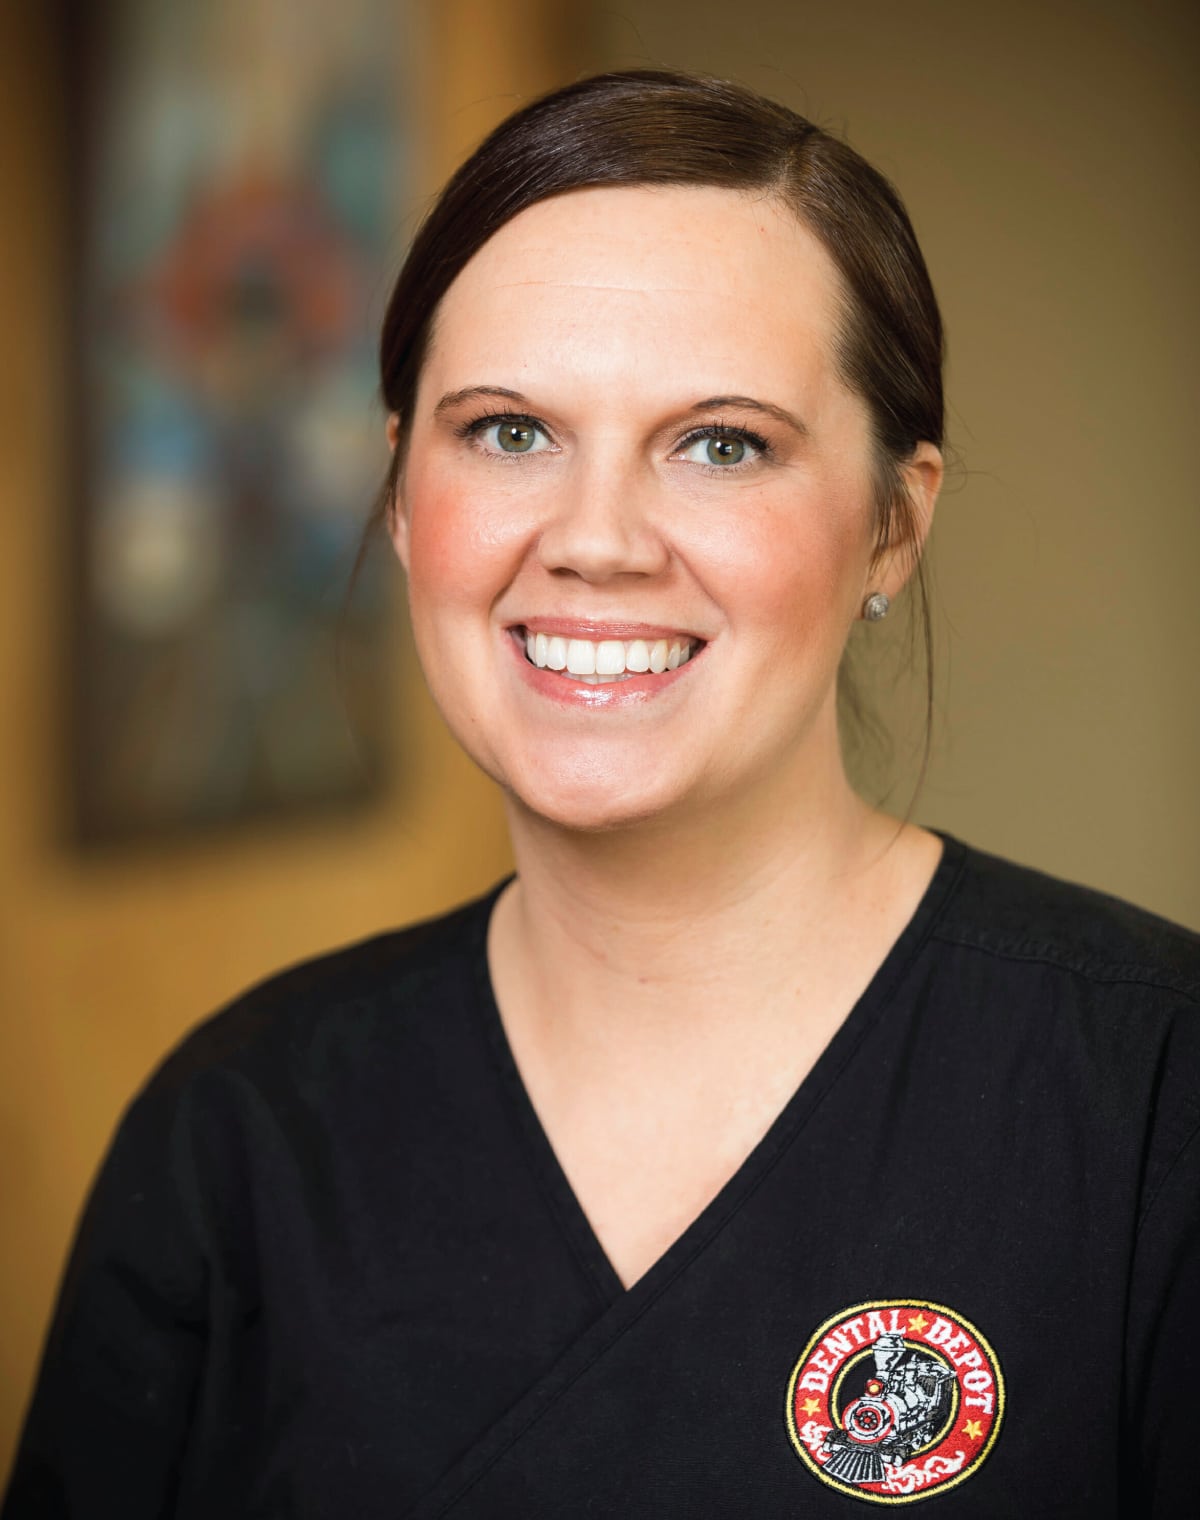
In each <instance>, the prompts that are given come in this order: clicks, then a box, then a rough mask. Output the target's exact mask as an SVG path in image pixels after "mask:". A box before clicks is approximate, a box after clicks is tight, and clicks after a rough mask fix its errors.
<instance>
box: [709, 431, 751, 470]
mask: <svg viewBox="0 0 1200 1520" xmlns="http://www.w3.org/2000/svg"><path fill="white" fill-rule="evenodd" d="M704 452H705V454H706V455H707V457H708V462H709V464H741V462H742V460H743V459H744V458H745V457H746V445H745V444H744V443H743V442H742V440H741V439H740V438H729V437H720V438H710V439H708V441H707V443H706V445H705V449H704Z"/></svg>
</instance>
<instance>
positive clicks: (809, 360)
mask: <svg viewBox="0 0 1200 1520" xmlns="http://www.w3.org/2000/svg"><path fill="white" fill-rule="evenodd" d="M840 293H841V282H840V278H839V276H838V273H837V270H836V267H835V266H834V264H833V261H832V259H831V258H830V257H829V255H828V254H827V253H826V251H825V249H824V248H823V247H822V246H821V244H820V242H819V241H818V239H817V238H816V237H815V236H814V234H813V233H812V232H810V231H809V230H808V228H807V227H805V226H804V225H803V224H802V223H801V222H800V221H799V220H798V219H797V218H796V216H795V215H794V213H793V212H792V211H791V210H789V209H788V208H787V207H786V206H784V205H783V204H781V203H780V202H779V201H778V200H777V199H775V198H773V197H770V196H766V195H762V194H757V193H756V194H753V195H751V194H745V193H742V192H738V191H733V190H724V189H716V188H711V187H692V186H663V187H658V186H654V187H641V186H638V187H626V186H621V187H609V186H605V187H601V188H591V189H587V190H578V191H573V192H571V193H569V194H566V195H561V196H557V197H555V198H554V199H552V200H548V201H542V202H539V203H538V204H537V205H534V206H531V207H529V208H528V209H527V210H525V211H522V212H521V213H520V214H519V215H518V216H516V217H514V218H513V219H512V220H511V221H510V222H508V223H506V224H505V226H503V227H502V228H501V229H500V230H499V231H498V232H497V233H496V234H495V236H493V237H492V238H491V239H490V240H489V241H488V242H487V243H485V244H484V246H483V247H482V248H481V249H480V250H479V252H478V253H477V254H476V255H475V256H474V258H473V259H471V261H470V262H469V263H468V264H467V266H466V267H465V268H464V270H463V271H462V273H461V274H460V275H459V276H458V278H457V279H456V280H455V282H454V283H453V284H452V285H451V287H450V289H449V291H448V292H447V294H446V296H445V297H444V298H443V302H442V306H441V308H440V310H439V312H438V317H437V321H436V323H435V325H434V331H433V342H432V344H431V348H430V354H429V359H430V363H431V365H432V366H434V367H436V368H438V369H444V368H445V367H446V366H450V367H451V368H452V369H454V368H456V367H457V365H458V364H459V363H460V362H463V363H469V364H471V365H483V366H485V367H487V366H493V367H494V366H496V365H501V366H504V365H510V366H511V365H512V364H513V363H514V362H515V363H517V364H518V365H520V364H522V363H524V362H533V361H534V356H536V358H537V360H538V361H541V360H549V359H552V358H553V357H554V355H555V353H557V355H558V357H559V359H560V360H565V359H566V358H567V357H568V356H569V355H568V351H570V352H571V353H574V355H575V357H578V351H579V350H580V349H581V348H583V349H587V350H588V358H589V362H590V363H591V365H592V366H593V369H594V370H595V372H596V373H597V374H598V375H599V374H600V373H601V372H605V371H612V370H614V369H622V368H623V369H624V370H626V371H628V369H629V367H630V366H631V365H633V366H635V367H637V366H642V367H644V366H645V364H646V362H647V359H648V357H649V356H651V355H656V356H657V357H658V358H660V359H663V358H667V357H669V358H670V359H671V360H672V361H673V362H674V363H675V364H679V363H680V362H684V360H685V359H686V362H687V363H688V364H689V366H691V367H692V368H693V369H694V368H695V367H697V366H699V367H701V368H704V367H707V368H709V369H712V370H713V371H714V373H713V374H712V376H711V379H712V381H713V383H714V385H715V386H716V389H717V390H723V389H725V388H727V387H729V386H735V387H737V388H739V389H740V388H741V387H742V385H743V383H744V384H747V385H748V384H749V382H750V381H751V379H756V377H755V376H753V375H750V374H747V375H746V376H745V380H744V382H743V380H742V378H741V375H740V372H741V371H743V370H751V369H754V368H755V367H756V366H757V367H758V368H759V370H760V371H761V369H762V368H763V366H764V365H765V366H766V368H767V369H770V368H771V367H772V364H774V365H775V367H776V368H778V367H780V366H784V367H787V368H788V370H789V373H795V372H796V371H797V367H799V368H800V369H803V368H804V367H805V366H806V365H807V367H808V369H809V371H811V372H813V373H811V374H810V377H809V378H810V379H811V380H815V379H816V378H817V374H816V372H818V371H820V372H822V373H823V372H825V371H828V370H829V369H830V368H831V362H832V351H833V350H832V343H833V336H834V333H835V331H836V326H837V321H838V311H839V297H840ZM543 350H544V351H543ZM681 350H682V352H681ZM731 370H732V371H734V373H731V372H730V371H731ZM717 372H719V373H717ZM454 378H455V379H457V376H455V377H454ZM489 378H496V377H489ZM709 378H710V377H709V376H708V375H707V374H706V375H705V376H704V378H703V380H702V379H701V376H700V375H698V374H692V375H689V376H688V379H689V380H695V381H697V382H698V383H701V384H704V383H706V382H707V380H708V379H709ZM477 379H478V377H477V376H472V377H471V381H469V382H464V383H474V382H475V381H476V380H477ZM718 382H719V383H718ZM497 383H499V381H497ZM756 383H759V384H761V383H762V380H761V379H757V382H756ZM714 393H715V392H714Z"/></svg>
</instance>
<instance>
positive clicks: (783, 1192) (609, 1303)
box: [5, 73, 1200, 1520]
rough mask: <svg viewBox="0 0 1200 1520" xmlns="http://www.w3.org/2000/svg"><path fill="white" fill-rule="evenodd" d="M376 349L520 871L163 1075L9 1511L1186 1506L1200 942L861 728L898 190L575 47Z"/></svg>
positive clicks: (465, 728) (920, 456)
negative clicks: (1046, 862)
mask: <svg viewBox="0 0 1200 1520" xmlns="http://www.w3.org/2000/svg"><path fill="white" fill-rule="evenodd" d="M382 359H383V394H384V398H385V401H386V403H387V406H388V411H389V415H390V420H389V424H388V430H389V439H390V443H391V447H392V450H393V455H392V469H391V472H390V475H389V479H388V482H387V486H386V489H385V492H384V495H383V499H382V516H383V519H384V520H385V521H386V523H387V525H388V527H389V529H390V531H391V534H392V537H393V540H394V543H395V546H396V550H397V553H398V554H399V556H400V558H401V560H402V561H403V563H404V566H405V568H406V570H407V574H408V580H409V589H410V602H411V608H412V617H413V625H414V629H415V633H416V639H417V644H418V648H419V651H420V654H421V659H422V663H423V666H424V669H425V672H426V676H427V678H428V681H429V684H430V687H431V689H432V691H433V693H434V695H435V697H436V699H437V701H438V703H439V705H440V707H441V709H442V711H443V713H444V714H445V717H446V720H447V722H448V723H449V724H450V726H451V728H452V729H453V731H454V733H455V734H456V735H457V737H458V739H459V740H460V742H461V743H462V744H463V745H464V747H465V748H466V749H467V750H468V752H469V753H470V754H471V755H472V756H473V757H474V759H475V760H476V761H477V762H478V763H479V764H480V765H481V766H482V767H483V768H484V769H485V770H486V771H487V772H488V773H489V774H490V775H491V776H493V777H494V778H495V779H496V781H497V782H498V783H499V785H500V786H501V787H502V788H503V791H504V795H505V800H506V804H507V807H508V813H509V819H510V824H511V829H512V837H513V846H514V851H515V857H516V863H517V872H516V876H515V878H514V880H512V881H511V882H509V883H507V884H504V885H503V886H502V887H501V888H499V889H498V890H497V891H496V892H494V893H492V894H490V895H489V896H488V897H487V898H486V899H484V900H483V901H481V902H478V903H474V904H471V905H469V906H468V907H466V908H464V909H461V910H460V911H458V912H457V913H454V914H452V915H450V916H449V917H447V918H445V919H442V920H439V921H438V922H435V923H432V924H426V925H423V926H420V927H419V928H416V929H411V930H408V931H404V932H401V933H397V934H393V935H388V936H385V937H383V938H381V939H378V940H374V941H372V942H370V943H369V944H366V945H363V946H358V947H355V948H352V949H349V950H346V951H343V952H341V953H340V954H337V955H333V956H329V957H325V958H323V959H321V960H319V961H317V962H314V963H312V964H310V965H307V966H304V967H301V968H299V969H297V970H293V971H291V972H287V973H285V974H283V975H282V976H280V977H277V978H275V979H274V980H272V981H270V982H268V983H267V984H265V985H264V986H262V987H260V988H258V989H256V990H254V991H253V992H251V993H249V994H248V995H247V996H246V997H244V998H243V999H242V1000H240V1001H239V1002H238V1003H237V1004H236V1005H234V1006H233V1007H232V1008H231V1009H229V1010H227V1011H226V1012H224V1013H223V1014H221V1015H220V1016H218V1017H217V1018H216V1019H215V1020H213V1021H211V1022H210V1023H209V1024H207V1025H206V1026H204V1027H203V1028H202V1029H200V1030H199V1031H197V1032H196V1033H195V1034H194V1035H193V1036H191V1037H190V1039H189V1040H188V1041H186V1042H185V1044H184V1045H183V1047H182V1048H181V1049H180V1050H179V1051H178V1052H176V1053H175V1055H173V1056H172V1057H171V1058H170V1060H168V1062H167V1063H166V1064H165V1066H164V1067H163V1068H162V1070H161V1071H160V1072H159V1073H158V1075H157V1076H156V1077H155V1078H154V1079H153V1080H152V1081H151V1083H150V1084H149V1086H148V1088H147V1089H146V1091H145V1092H144V1093H143V1094H142V1095H141V1096H140V1098H139V1099H138V1100H137V1102H136V1103H135V1104H134V1106H133V1108H132V1109H131V1111H130V1113H129V1114H128V1116H127V1117H126V1119H125V1121H124V1123H123V1124H122V1126H121V1129H120V1131H119V1133H118V1136H117V1139H116V1141H115V1144H114V1148H113V1151H112V1153H111V1155H110V1157H109V1159H108V1162H107V1164H106V1166H105V1168H104V1170H103V1173H102V1175H101V1178H100V1180H99V1183H98V1185H97V1188H96V1192H95V1194H94V1196H93V1199H92V1202H91V1204H90V1206H89V1210H88V1214H87V1216H86V1219H85V1222H84V1225H83V1229H82V1232H81V1238H80V1242H79V1244H78V1246H77V1249H76V1253H75V1256H74V1259H73V1262H72V1266H71V1269H70V1272H69V1274H68V1279H67V1283H66V1286H65V1288H64V1293H63V1299H62V1303H61V1305H60V1308H59V1311H58V1315H57V1318H56V1322H55V1327H54V1330H53V1332H52V1336H51V1341H50V1345H49V1347H48V1350H47V1356H46V1362H45V1366H44V1368H43V1372H42V1378H41V1382H40V1384H39V1389H38V1392H37V1395H36V1397H35V1402H34V1405H33V1408H32V1411H31V1414H30V1419H29V1424H28V1428H27V1431H26V1435H25V1438H24V1442H23V1445H22V1449H21V1453H20V1456H19V1459H18V1466H17V1471H16V1475H15V1478H14V1482H13V1487H12V1490H11V1493H10V1497H9V1500H8V1507H7V1508H6V1510H5V1514H6V1516H8V1517H15V1516H24V1515H42V1514H46V1515H62V1514H70V1515H72V1516H76V1515H79V1516H83V1515H93V1514H110V1513H113V1514H117V1513H119V1514H120V1515H122V1516H123V1517H130V1520H132V1517H136V1516H142V1515H162V1514H172V1515H180V1516H189V1517H190V1516H212V1515H225V1514H238V1515H242V1514H245V1515H250V1514H256V1515H257V1514H262V1515H280V1514H286V1515H296V1516H309V1515H311V1516H325V1515H337V1516H343V1515H354V1516H356V1517H369V1516H374V1515H380V1516H384V1515H386V1516H388V1517H394V1516H400V1515H407V1516H411V1517H412V1520H432V1517H434V1516H442V1515H447V1516H454V1517H458V1520H466V1517H475V1516H479V1517H482V1516H514V1517H516V1516H520V1517H528V1516H543V1515H565V1514H568V1513H572V1514H573V1513H577V1512H587V1513H592V1514H598V1515H614V1516H618V1515H619V1516H641V1515H645V1516H650V1515H654V1516H661V1515H682V1516H693V1515H721V1516H726V1515H729V1516H733V1515H738V1516H740V1515H747V1516H755V1517H760V1516H768V1515H780V1516H783V1515H788V1516H791V1515H794V1514H811V1515H831V1516H832V1515H840V1514H846V1513H849V1512H850V1509H851V1508H852V1505H851V1504H850V1501H851V1500H852V1499H857V1500H860V1501H863V1502H865V1503H870V1504H882V1505H888V1504H896V1503H906V1502H910V1501H912V1500H914V1499H921V1498H930V1499H936V1502H937V1507H938V1511H939V1513H941V1514H944V1515H946V1516H950V1515H969V1516H971V1517H972V1520H980V1517H986V1516H1005V1517H1009V1516H1011V1515H1012V1514H1013V1513H1014V1512H1016V1511H1017V1510H1018V1508H1019V1509H1020V1510H1021V1511H1022V1512H1023V1513H1027V1514H1030V1515H1038V1516H1040V1515H1046V1516H1050V1515H1054V1516H1068V1515H1069V1516H1074V1515H1079V1516H1085V1515H1086V1516H1089V1517H1095V1516H1104V1515H1118V1514H1121V1515H1144V1514H1153V1515H1158V1516H1176V1515H1182V1514H1185V1513H1188V1512H1189V1511H1188V1505H1189V1503H1190V1502H1191V1500H1190V1495H1191V1493H1192V1478H1191V1475H1190V1460H1189V1455H1188V1452H1187V1438H1188V1431H1189V1429H1190V1411H1191V1405H1192V1400H1191V1397H1190V1391H1189V1384H1188V1379H1187V1370H1186V1369H1187V1367H1188V1366H1189V1364H1190V1351H1191V1339H1190V1328H1191V1310H1192V1306H1193V1304H1194V1303H1196V1302H1200V1269H1198V1265H1197V1264H1198V1262H1200V1248H1198V1242H1197V1210H1196V1196H1197V1181H1198V1176H1200V1143H1198V1142H1197V1139H1196V1135H1197V1127H1198V1124H1200V1096H1198V1094H1200V1088H1198V1084H1197V1080H1196V1077H1197V1072H1198V1071H1200V1060H1198V1044H1200V1025H1198V1022H1197V1001H1198V996H1197V994H1198V989H1200V955H1198V954H1197V945H1196V941H1195V939H1194V938H1193V937H1190V936H1188V935H1186V934H1185V933H1184V932H1183V931H1180V930H1175V929H1172V928H1170V927H1169V926H1167V925H1164V924H1162V923H1160V922H1158V921H1156V920H1154V919H1151V918H1149V917H1148V916H1146V915H1144V914H1141V913H1139V912H1137V911H1135V910H1133V909H1131V908H1128V907H1125V906H1123V905H1120V904H1117V903H1114V902H1112V901H1110V900H1107V899H1104V898H1101V897H1099V896H1097V895H1094V894H1090V893H1087V892H1085V891H1082V890H1081V889H1077V888H1072V887H1067V886H1063V885H1061V884H1059V883H1056V882H1053V881H1051V880H1048V879H1046V878H1043V877H1040V876H1038V875H1036V874H1034V873H1031V872H1026V871H1022V870H1020V869H1018V868H1015V867H1012V866H1008V865H1006V864H1004V863H1002V862H999V861H996V860H993V859H990V858H988V857H985V856H982V855H979V854H977V853H975V852H973V851H970V850H968V849H967V848H965V847H964V846H962V845H960V844H958V843H956V842H954V841H951V840H943V839H941V838H939V837H937V836H935V835H932V834H930V833H928V832H926V831H924V830H922V829H919V828H916V827H914V826H912V825H911V824H908V823H903V824H902V823H898V822H896V821H895V820H893V819H890V818H886V817H884V816H882V815H880V814H879V813H877V812H875V811H874V810H872V809H871V808H870V807H868V806H867V805H866V804H865V803H863V802H862V800H861V799H860V798H858V797H857V796H856V795H855V794H854V792H853V790H852V789H851V787H850V785H849V783H848V782H847V779H846V776H845V771H844V768H843V765H842V760H841V753H840V749H839V744H838V734H837V716H836V715H837V685H838V672H839V666H840V664H841V661H842V656H843V651H844V648H845V644H846V640H847V636H848V634H849V631H850V628H851V625H852V624H853V623H854V622H855V621H856V620H857V619H859V618H865V619H867V620H868V621H872V620H874V619H876V618H878V617H879V616H880V615H881V614H883V613H885V612H886V611H887V608H888V605H889V603H890V602H891V601H892V600H894V599H895V598H896V597H897V596H898V595H899V594H900V593H901V591H902V589H903V588H904V586H905V583H906V581H907V580H909V578H910V577H911V576H912V575H913V574H914V570H915V569H916V568H917V566H918V564H919V555H920V549H921V545H922V542H923V540H924V536H925V534H926V532H927V530H928V527H929V522H930V517H931V514H932V511H933V506H934V501H935V498H936V496H937V491H938V487H939V484H940V481H941V475H942V462H941V454H940V444H941V439H942V390H941V328H940V322H939V318H938V313H937V307H936V304H935V301H934V297H933V293H932V290H931V288H930V285H929V281H928V277H927V274H926V271H925V267H924V264H923V262H922V259H921V255H920V252H919V250H918V248H917V245H916V242H915V240H914V238H913V235H912V232H911V229H910V227H909V224H908V221H907V218H906V216H905V214H904V212H903V209H902V207H901V205H900V203H899V201H898V200H897V198H896V196H895V194H894V192H893V191H892V190H891V189H890V187H889V186H888V185H887V184H886V183H885V182H884V181H883V180H882V179H881V178H880V177H879V176H878V175H877V174H876V173H875V171H873V170H872V169H870V168H869V167H868V166H867V165H866V164H864V163H863V162H862V160H861V159H859V158H858V157H857V156H856V155H855V154H854V153H853V152H852V151H851V150H850V149H848V148H846V147H845V146H844V145H842V144H840V143H838V142H836V141H835V140H833V139H832V138H830V137H828V136H827V135H825V134H824V133H822V132H821V131H819V130H818V129H816V128H814V127H812V126H811V125H810V124H808V123H807V122H804V121H803V120H802V119H800V118H798V117H796V116H795V115H793V114H792V113H791V112H789V111H787V110H785V109H783V108H782V107H779V106H776V105H773V104H771V103H769V102H767V101H764V100H761V99H759V98H757V97H755V96H752V95H749V94H747V93H745V92H742V91H741V90H738V89H735V88H734V87H732V86H729V85H725V84H721V83H716V82H712V81H705V80H698V79H693V78H690V77H687V76H675V75H668V74H659V73H631V74H625V75H613V76H605V77H600V78H596V79H591V80H586V81H584V82H582V83H581V84H578V85H576V86H573V87H571V88H569V89H566V90H564V91H561V92H559V93H558V94H556V95H554V96H551V97H549V98H547V99H546V100H543V101H541V102H539V103H537V104H535V105H534V106H532V107H530V108H529V109H528V110H526V111H524V112H522V113H520V114H518V115H517V116H515V117H513V118H512V119H511V120H510V121H508V122H507V123H505V124H504V125H503V126H501V127H500V128H499V129H498V131H497V132H496V133H495V134H493V136H492V137H491V138H490V139H489V140H488V141H487V142H486V143H485V144H484V145H483V146H482V147H481V148H480V150H479V151H478V152H477V153H476V155H475V156H474V157H473V159H472V160H471V161H470V162H469V163H468V164H467V165H466V166H465V167H464V168H463V169H462V170H461V171H460V172H459V174H458V175H457V176H456V177H455V179H454V180H453V181H452V182H451V184H450V185H449V186H448V188H447V190H446V191H445V193H444V194H443V196H442V198H441V200H440V202H439V203H438V205H437V206H436V207H435V209H434V211H433V213H432V215H431V216H430V218H429V220H428V222H427V223H426V225H425V227H424V228H423V230H422V232H421V234H420V235H419V237H418V238H417V240H416V243H415V245H414V248H413V250H412V253H411V254H410V257H409V260H408V262H407V264H406V266H405V269H404V271H403V272H402V274H401V276H400V280H399V282H398V285H397V288H396V291H395V294H394V296H393V299H392V302H391V306H390V309H389V312H388V316H387V320H386V324H385V330H384V334H383V342H382Z"/></svg>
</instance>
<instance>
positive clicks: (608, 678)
mask: <svg viewBox="0 0 1200 1520" xmlns="http://www.w3.org/2000/svg"><path fill="white" fill-rule="evenodd" d="M523 637H524V643H525V658H526V659H527V660H528V661H529V663H530V664H531V665H534V666H536V667H537V668H538V670H551V671H561V672H564V673H565V674H566V675H567V676H569V677H570V678H571V679H572V680H575V681H581V682H583V683H584V684H585V685H587V686H607V685H611V684H613V683H615V682H618V681H629V680H632V679H633V677H634V676H636V675H645V674H651V675H656V676H657V675H663V674H665V673H666V672H667V671H670V670H678V669H679V667H680V666H681V665H685V664H686V663H687V661H688V660H689V659H690V658H691V656H692V652H693V650H694V648H695V645H694V644H693V642H692V640H691V639H684V638H676V639H598V640H596V639H569V638H565V637H563V636H561V635H559V634H545V633H531V632H530V631H529V630H528V629H526V630H524V633H523Z"/></svg>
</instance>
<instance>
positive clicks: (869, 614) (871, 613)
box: [862, 591, 892, 623]
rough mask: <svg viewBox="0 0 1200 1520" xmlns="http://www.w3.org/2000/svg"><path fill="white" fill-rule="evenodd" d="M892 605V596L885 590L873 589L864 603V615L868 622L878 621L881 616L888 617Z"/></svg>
mask: <svg viewBox="0 0 1200 1520" xmlns="http://www.w3.org/2000/svg"><path fill="white" fill-rule="evenodd" d="M891 605H892V603H891V598H890V597H889V596H888V595H887V593H886V592H885V591H872V593H871V595H870V596H869V597H868V598H867V599H866V601H865V602H864V603H863V610H862V615H863V617H864V618H865V619H866V620H867V622H868V623H878V622H879V621H880V619H881V618H885V617H887V615H888V608H889V607H890V606H891Z"/></svg>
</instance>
